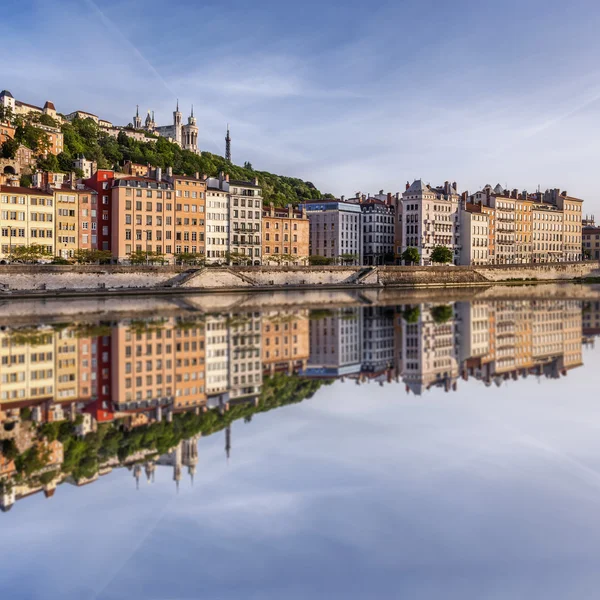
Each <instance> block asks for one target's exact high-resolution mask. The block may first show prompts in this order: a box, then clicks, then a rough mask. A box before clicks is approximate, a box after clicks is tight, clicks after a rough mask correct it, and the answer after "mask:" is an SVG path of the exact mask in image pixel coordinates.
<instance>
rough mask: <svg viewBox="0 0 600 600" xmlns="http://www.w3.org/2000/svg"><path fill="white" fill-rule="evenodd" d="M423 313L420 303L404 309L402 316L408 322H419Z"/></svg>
mask: <svg viewBox="0 0 600 600" xmlns="http://www.w3.org/2000/svg"><path fill="white" fill-rule="evenodd" d="M420 315H421V309H420V308H419V306H418V305H415V306H412V305H411V306H407V307H406V308H405V309H404V310H403V311H402V318H403V319H404V320H405V321H406V322H407V323H418V322H419V316H420Z"/></svg>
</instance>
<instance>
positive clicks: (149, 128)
mask: <svg viewBox="0 0 600 600" xmlns="http://www.w3.org/2000/svg"><path fill="white" fill-rule="evenodd" d="M144 128H145V129H146V131H154V119H153V118H152V117H151V116H150V111H148V114H147V115H146V121H145V122H144Z"/></svg>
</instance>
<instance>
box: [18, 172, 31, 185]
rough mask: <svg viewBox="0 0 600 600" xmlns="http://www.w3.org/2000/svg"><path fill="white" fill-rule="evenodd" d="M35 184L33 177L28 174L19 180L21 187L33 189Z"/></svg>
mask: <svg viewBox="0 0 600 600" xmlns="http://www.w3.org/2000/svg"><path fill="white" fill-rule="evenodd" d="M32 183H33V178H32V177H31V175H29V174H27V173H23V174H22V175H21V177H20V178H19V185H20V186H21V187H31V185H32Z"/></svg>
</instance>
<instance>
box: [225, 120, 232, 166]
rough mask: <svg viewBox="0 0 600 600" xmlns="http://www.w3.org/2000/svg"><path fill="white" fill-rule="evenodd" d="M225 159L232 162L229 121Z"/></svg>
mask: <svg viewBox="0 0 600 600" xmlns="http://www.w3.org/2000/svg"><path fill="white" fill-rule="evenodd" d="M225 160H226V161H227V162H231V136H230V135H229V123H227V135H226V136H225Z"/></svg>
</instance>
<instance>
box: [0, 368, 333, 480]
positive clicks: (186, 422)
mask: <svg viewBox="0 0 600 600" xmlns="http://www.w3.org/2000/svg"><path fill="white" fill-rule="evenodd" d="M324 383H328V382H324V381H315V380H311V379H301V378H299V377H296V376H288V375H285V374H282V373H278V374H275V375H273V376H272V377H269V378H267V379H265V381H264V383H263V387H262V391H261V395H260V397H259V399H258V402H257V403H256V404H254V403H240V404H233V405H231V406H230V409H229V410H228V411H224V412H223V413H222V414H221V412H220V411H217V410H209V411H206V412H201V413H199V414H196V413H195V412H187V413H178V414H174V415H173V419H172V420H171V421H170V422H169V421H168V420H166V419H165V420H162V421H160V422H155V423H151V424H148V425H144V426H141V427H136V428H134V429H131V430H127V429H125V428H124V427H123V426H122V421H120V420H116V421H114V422H112V423H100V424H98V428H97V430H96V431H93V432H90V433H88V434H87V435H86V436H85V437H81V436H79V435H78V434H77V425H78V424H80V423H81V419H82V417H81V416H79V417H78V418H77V419H76V420H75V421H60V422H51V423H45V424H43V425H41V426H39V427H38V428H37V430H36V436H37V439H34V440H33V443H32V445H31V447H30V448H28V449H27V450H25V451H24V452H21V453H19V452H18V451H17V450H16V447H14V443H11V442H6V441H5V442H3V444H2V448H1V450H2V451H3V453H4V455H5V456H6V457H7V458H8V457H9V456H10V457H12V458H14V459H15V463H16V467H17V478H18V480H19V481H23V480H29V483H30V484H33V483H35V482H39V483H41V484H44V483H45V482H46V483H49V482H51V481H53V480H54V479H55V478H56V477H57V476H58V475H59V472H58V470H56V471H45V472H43V473H40V471H42V470H43V469H44V468H45V467H46V466H47V465H48V460H49V456H48V451H47V450H46V448H45V445H44V444H42V443H41V442H52V441H54V440H58V441H59V442H61V443H62V444H63V451H64V459H63V464H62V467H61V471H62V476H63V477H64V476H67V475H71V476H72V477H73V479H75V480H76V481H80V480H84V479H91V478H93V477H95V476H96V474H97V473H98V472H99V470H100V468H101V466H102V465H103V464H105V463H106V462H108V461H109V460H111V459H114V457H118V459H119V460H120V461H121V462H123V461H125V460H126V459H127V458H128V457H130V456H132V455H134V454H137V453H139V452H144V454H145V458H146V459H147V458H148V457H149V455H160V454H165V453H167V452H169V451H170V450H171V449H172V448H174V447H175V446H177V445H178V444H179V443H180V442H181V441H182V440H186V439H189V438H192V437H194V436H196V435H198V434H199V433H201V434H202V435H203V436H207V435H211V434H213V433H216V432H218V431H221V430H223V429H225V428H227V427H228V426H229V425H231V423H233V422H234V421H237V420H239V419H243V420H244V421H245V422H246V423H249V422H250V421H251V420H252V417H253V415H255V414H257V413H261V412H268V411H270V410H274V409H276V408H278V407H280V406H286V405H288V404H294V403H297V402H301V401H302V400H305V399H306V398H310V397H311V396H312V395H313V394H314V393H315V392H316V391H317V390H318V389H319V387H321V385H323V384H324ZM31 426H33V425H31ZM3 481H5V485H8V483H7V482H6V480H3ZM0 483H1V482H0Z"/></svg>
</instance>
